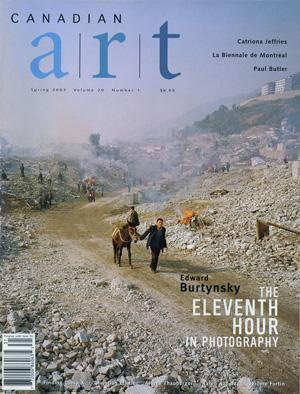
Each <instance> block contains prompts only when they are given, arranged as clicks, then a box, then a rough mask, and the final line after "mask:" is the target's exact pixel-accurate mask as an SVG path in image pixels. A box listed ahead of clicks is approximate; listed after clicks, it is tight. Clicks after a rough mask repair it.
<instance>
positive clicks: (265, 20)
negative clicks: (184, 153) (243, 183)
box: [0, 0, 300, 145]
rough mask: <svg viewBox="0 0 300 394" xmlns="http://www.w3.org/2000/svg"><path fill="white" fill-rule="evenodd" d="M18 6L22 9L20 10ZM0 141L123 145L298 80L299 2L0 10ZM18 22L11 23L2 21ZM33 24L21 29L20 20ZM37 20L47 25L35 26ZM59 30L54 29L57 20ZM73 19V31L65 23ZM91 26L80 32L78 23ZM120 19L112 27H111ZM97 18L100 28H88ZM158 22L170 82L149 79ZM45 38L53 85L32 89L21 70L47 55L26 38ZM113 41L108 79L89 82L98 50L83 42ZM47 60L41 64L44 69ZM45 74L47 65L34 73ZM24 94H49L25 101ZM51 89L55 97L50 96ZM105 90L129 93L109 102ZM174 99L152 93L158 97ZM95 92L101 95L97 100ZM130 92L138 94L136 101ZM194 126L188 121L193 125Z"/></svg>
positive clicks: (154, 66) (5, 4)
mask: <svg viewBox="0 0 300 394" xmlns="http://www.w3.org/2000/svg"><path fill="white" fill-rule="evenodd" d="M24 3H25V4H24ZM0 11H1V14H0V15H1V16H0V56H1V63H0V68H1V75H0V104H1V117H0V134H4V135H5V136H8V138H9V140H10V141H11V142H14V143H18V144H19V145H22V144H24V145H26V144H29V143H32V142H35V143H40V142H47V141H56V142H59V141H73V142H80V141H86V140H87V136H88V135H89V134H90V133H91V132H101V134H102V136H103V138H104V141H106V142H108V141H110V140H112V139H113V138H116V137H118V138H121V139H126V136H129V135H144V134H146V135H147V136H151V135H154V134H156V135H157V134H159V133H160V132H161V130H159V126H158V125H159V124H161V123H164V124H168V122H169V121H171V120H172V119H174V118H177V117H178V116H180V115H182V114H184V113H185V112H187V111H189V110H191V109H192V108H194V107H197V106H199V105H201V104H202V103H206V102H210V101H213V100H218V99H220V98H222V97H228V96H235V95H239V94H241V93H247V92H252V91H253V90H255V89H256V88H258V87H260V86H261V85H262V84H263V83H265V82H267V81H271V80H275V79H279V78H281V77H284V76H287V75H290V74H292V73H295V72H297V71H300V45H299V37H300V24H299V20H300V1H299V0H295V1H289V0H286V1H280V0H279V1H253V0H251V1H247V0H243V1H241V0H236V1H226V0H219V1H214V0H208V1H202V0H199V1H187V0H185V1H173V0H172V1H167V0H166V1H126V0H123V1H118V2H117V1H106V2H104V1H88V0H87V1H84V0H77V1H75V0H73V1H72V0H70V1H67V0H65V1H64V0H59V1H58V0H57V1H55V0H51V1H50V0H49V1H41V0H36V1H26V2H25V1H16V0H10V1H9V0H2V1H1V6H0ZM14 12H15V13H18V14H19V17H18V18H19V23H18V24H13V23H11V21H10V17H11V14H12V13H14ZM30 13H31V14H32V15H33V17H34V19H35V23H34V24H33V23H26V19H27V18H28V15H29V14H30ZM42 13H46V14H48V13H50V14H51V20H52V21H51V23H50V24H48V23H44V24H43V23H41V15H42ZM61 13H62V14H63V15H64V17H65V20H66V23H65V24H64V23H57V18H58V17H59V14H61ZM73 13H75V14H80V16H81V21H80V23H78V24H73V23H71V19H72V14H73ZM88 13H90V14H91V21H92V23H90V24H88V23H87V14H88ZM114 13H116V14H122V23H121V24H118V23H116V24H114V23H113V22H112V17H113V14H114ZM101 14H103V15H104V17H105V19H106V22H107V23H106V24H104V23H99V24H98V23H97V20H98V17H99V15H101ZM165 21H168V24H169V33H177V34H180V38H179V39H170V40H169V68H170V71H171V72H174V73H175V72H181V75H180V76H179V77H177V78H174V79H172V80H166V79H163V78H162V77H161V76H160V73H159V40H158V39H153V38H152V35H153V34H157V33H159V28H160V26H161V25H162V24H163V23H164V22H165ZM47 32H55V33H58V34H59V35H60V37H61V40H62V71H64V72H68V73H69V74H68V75H67V76H66V77H64V78H61V79H56V78H55V77H54V76H50V77H48V78H46V79H42V80H40V79H37V78H36V77H34V76H33V75H32V74H31V71H30V63H31V61H32V59H34V58H35V57H36V56H39V55H41V54H44V53H45V52H48V51H50V50H52V49H53V45H52V43H51V40H50V39H44V40H43V41H41V44H40V46H39V47H38V48H35V47H33V46H32V44H31V42H32V40H33V39H34V38H36V37H37V36H39V35H42V34H44V33H47ZM106 32H107V33H108V35H109V37H111V36H112V35H113V34H116V33H118V32H123V33H124V34H125V35H126V40H125V42H124V43H122V44H120V43H113V44H112V45H111V47H110V52H109V71H110V73H112V74H116V75H117V78H116V79H96V78H92V75H94V74H97V73H98V72H99V41H98V40H96V39H93V36H95V35H98V34H103V33H106ZM79 33H81V37H82V50H81V53H82V61H81V78H80V79H79V78H78V51H79V49H78V40H79ZM139 34H140V35H141V78H139V77H138V64H139V62H138V59H139V43H138V39H139ZM239 38H241V39H256V40H257V39H262V40H263V41H265V40H266V39H273V38H275V39H280V40H287V42H288V45H239V44H237V39H239ZM243 51H244V52H247V53H249V54H250V53H251V52H257V53H259V52H261V51H266V52H268V53H273V52H276V53H278V52H282V53H284V52H288V57H287V59H285V58H283V59H267V60H266V59H253V58H251V59H250V58H249V59H228V58H225V59H224V58H213V57H212V53H213V52H215V53H216V52H230V53H232V52H243ZM50 60H51V61H50ZM254 65H258V66H264V65H266V66H269V65H273V66H283V67H287V68H288V71H287V72H254V71H253V66H254ZM42 67H44V70H46V69H51V67H52V58H51V59H50V58H49V61H46V62H45V64H43V66H42ZM31 88H37V89H45V88H48V89H50V92H49V93H46V92H41V93H33V92H31ZM53 88H65V89H67V91H66V92H65V93H54V92H52V91H51V90H52V89H53ZM74 88H94V89H95V92H94V93H93V94H91V93H74V91H73V89H74ZM113 88H115V89H118V88H127V89H134V92H133V93H113V92H112V91H111V90H112V89H113ZM161 88H166V89H174V90H175V92H170V93H161V92H160V89H161ZM97 89H104V92H101V93H98V92H97ZM137 89H140V92H137ZM195 120H197V119H195Z"/></svg>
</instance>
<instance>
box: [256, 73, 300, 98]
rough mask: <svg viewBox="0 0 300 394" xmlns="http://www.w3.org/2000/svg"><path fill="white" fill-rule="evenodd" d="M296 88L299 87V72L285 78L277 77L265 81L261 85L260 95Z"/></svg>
mask: <svg viewBox="0 0 300 394" xmlns="http://www.w3.org/2000/svg"><path fill="white" fill-rule="evenodd" d="M298 89H300V72H298V73H296V74H293V75H290V76H289V77H286V78H282V79H278V80H277V81H275V82H274V81H272V82H268V83H266V84H265V85H263V86H262V87H261V89H260V93H261V95H262V96H268V95H269V94H274V93H277V94H280V93H284V92H289V91H291V90H298Z"/></svg>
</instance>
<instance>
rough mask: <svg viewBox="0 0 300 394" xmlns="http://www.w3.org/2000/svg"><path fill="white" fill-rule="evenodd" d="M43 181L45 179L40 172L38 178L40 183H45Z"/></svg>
mask: <svg viewBox="0 0 300 394" xmlns="http://www.w3.org/2000/svg"><path fill="white" fill-rule="evenodd" d="M43 179H44V177H43V174H42V171H40V173H39V176H38V181H39V183H43Z"/></svg>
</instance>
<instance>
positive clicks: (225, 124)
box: [183, 95, 300, 136]
mask: <svg viewBox="0 0 300 394" xmlns="http://www.w3.org/2000/svg"><path fill="white" fill-rule="evenodd" d="M283 118H288V119H289V121H290V122H291V123H293V125H294V126H295V127H296V128H297V129H298V127H299V126H300V95H298V96H295V97H292V98H288V99H283V98H282V99H277V100H269V101H255V102H254V103H253V102H252V103H251V104H250V103H249V104H248V105H243V106H233V107H232V109H229V108H227V107H226V106H224V105H222V106H220V108H219V109H218V110H217V111H214V112H212V113H211V114H209V115H207V116H206V117H205V118H204V119H202V120H201V121H196V122H194V124H193V126H189V127H186V128H185V129H184V130H183V134H184V135H186V136H188V135H193V134H199V133H218V134H220V135H223V136H227V135H232V134H239V133H241V132H242V131H244V130H247V129H249V128H251V127H256V126H268V127H273V128H280V127H281V121H282V119H283Z"/></svg>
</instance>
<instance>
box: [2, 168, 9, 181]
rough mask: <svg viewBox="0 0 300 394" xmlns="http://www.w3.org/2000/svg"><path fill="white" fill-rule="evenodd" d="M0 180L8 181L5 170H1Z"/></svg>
mask: <svg viewBox="0 0 300 394" xmlns="http://www.w3.org/2000/svg"><path fill="white" fill-rule="evenodd" d="M1 180H2V181H8V177H7V174H6V172H5V170H2V172H1Z"/></svg>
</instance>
